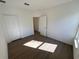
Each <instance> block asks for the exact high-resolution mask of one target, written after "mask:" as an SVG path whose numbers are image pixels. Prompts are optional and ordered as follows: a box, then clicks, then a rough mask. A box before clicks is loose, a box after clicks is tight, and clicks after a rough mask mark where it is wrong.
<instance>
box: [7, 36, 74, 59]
mask: <svg viewBox="0 0 79 59" xmlns="http://www.w3.org/2000/svg"><path fill="white" fill-rule="evenodd" d="M30 40H38V41H42V42H48V43H52V44H57V45H58V47H57V49H56V51H55V52H54V53H50V52H47V51H43V50H39V49H34V48H30V47H26V46H23V44H24V43H26V42H28V41H30ZM8 48H9V49H8V51H9V59H73V47H72V46H71V45H68V44H65V43H62V42H59V41H56V40H54V39H51V38H46V37H44V36H41V35H33V36H29V37H26V38H23V39H19V40H17V41H14V42H11V43H9V44H8Z"/></svg>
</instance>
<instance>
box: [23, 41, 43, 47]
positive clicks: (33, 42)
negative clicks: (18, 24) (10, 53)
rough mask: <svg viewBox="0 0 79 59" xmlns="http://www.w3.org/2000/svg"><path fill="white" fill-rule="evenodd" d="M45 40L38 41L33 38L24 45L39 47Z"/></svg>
mask: <svg viewBox="0 0 79 59" xmlns="http://www.w3.org/2000/svg"><path fill="white" fill-rule="evenodd" d="M42 43H43V42H40V41H36V40H31V41H29V42H27V43H25V44H24V46H28V47H32V48H37V47H39V46H40V45H41V44H42Z"/></svg>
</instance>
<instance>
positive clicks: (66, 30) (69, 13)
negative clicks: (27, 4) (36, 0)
mask: <svg viewBox="0 0 79 59" xmlns="http://www.w3.org/2000/svg"><path fill="white" fill-rule="evenodd" d="M78 6H79V1H77V2H76V1H73V2H70V3H67V4H63V5H59V6H56V7H53V8H50V9H47V10H40V11H37V12H35V13H34V16H36V15H47V20H48V26H47V27H48V29H47V33H48V36H49V37H51V38H55V39H57V40H59V41H62V42H65V43H67V44H73V43H72V42H73V38H74V34H75V30H76V27H77V25H78V20H79V8H78Z"/></svg>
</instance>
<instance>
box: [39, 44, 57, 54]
mask: <svg viewBox="0 0 79 59" xmlns="http://www.w3.org/2000/svg"><path fill="white" fill-rule="evenodd" d="M56 48H57V45H56V44H50V43H44V44H43V45H42V46H40V47H39V49H40V50H44V51H48V52H52V53H54V52H55V50H56Z"/></svg>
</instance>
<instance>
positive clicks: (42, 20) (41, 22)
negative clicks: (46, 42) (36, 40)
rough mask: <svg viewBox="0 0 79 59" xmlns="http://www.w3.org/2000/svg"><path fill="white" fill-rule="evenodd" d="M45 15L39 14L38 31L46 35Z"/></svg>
mask: <svg viewBox="0 0 79 59" xmlns="http://www.w3.org/2000/svg"><path fill="white" fill-rule="evenodd" d="M46 29H47V28H46V16H41V17H40V19H39V32H40V34H41V35H44V36H46Z"/></svg>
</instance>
